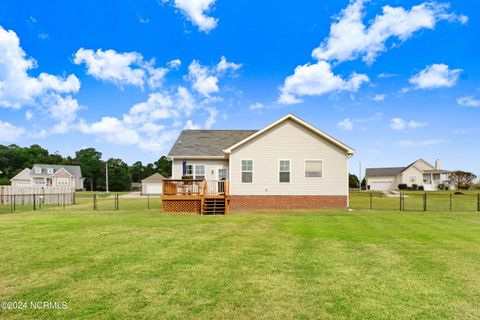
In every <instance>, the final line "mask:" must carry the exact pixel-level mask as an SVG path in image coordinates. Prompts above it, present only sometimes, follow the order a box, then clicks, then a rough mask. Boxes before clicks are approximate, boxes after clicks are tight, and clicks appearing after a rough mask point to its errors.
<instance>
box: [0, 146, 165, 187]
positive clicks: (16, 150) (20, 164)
mask: <svg viewBox="0 0 480 320" xmlns="http://www.w3.org/2000/svg"><path fill="white" fill-rule="evenodd" d="M34 164H58V165H78V166H80V168H81V169H82V175H83V178H85V180H84V181H85V185H84V187H85V189H86V190H92V191H104V190H105V189H106V183H105V182H106V181H105V174H106V170H107V167H108V185H109V190H111V191H127V190H130V189H131V183H132V182H141V180H142V179H145V178H146V177H149V176H151V175H152V174H154V173H157V172H158V173H160V174H161V175H162V176H164V177H170V176H171V174H172V172H171V170H172V163H171V161H169V160H168V159H167V158H166V157H165V156H162V157H160V158H159V159H158V160H157V161H155V162H153V163H148V164H146V165H144V164H143V163H142V162H141V161H137V162H135V163H134V164H133V165H131V166H129V165H128V164H127V163H125V162H124V161H123V160H122V159H115V158H110V159H108V160H106V161H105V160H102V153H101V152H100V151H98V150H96V149H95V148H85V149H81V150H79V151H77V152H75V157H70V156H67V157H63V156H62V155H60V154H59V153H58V152H56V153H50V152H49V151H48V150H47V149H44V148H42V147H41V146H39V145H36V144H34V145H31V146H30V147H20V146H17V145H15V144H12V145H9V146H5V145H0V185H9V184H10V179H11V178H13V177H14V176H15V175H17V174H18V173H19V172H20V171H22V170H23V169H25V168H32V167H33V165H34Z"/></svg>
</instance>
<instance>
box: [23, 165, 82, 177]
mask: <svg viewBox="0 0 480 320" xmlns="http://www.w3.org/2000/svg"><path fill="white" fill-rule="evenodd" d="M38 167H40V168H42V173H41V174H38V173H35V168H38ZM47 168H53V172H54V173H56V172H57V171H58V170H60V169H61V168H64V169H65V170H67V171H68V173H70V174H71V175H72V176H74V177H75V178H82V170H81V169H80V166H67V165H58V164H35V165H33V168H32V170H31V171H30V174H31V175H35V176H40V175H43V176H50V174H47Z"/></svg>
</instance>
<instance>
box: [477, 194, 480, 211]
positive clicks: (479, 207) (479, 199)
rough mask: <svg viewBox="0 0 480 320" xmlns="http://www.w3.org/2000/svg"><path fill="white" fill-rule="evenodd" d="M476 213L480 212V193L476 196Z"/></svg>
mask: <svg viewBox="0 0 480 320" xmlns="http://www.w3.org/2000/svg"><path fill="white" fill-rule="evenodd" d="M477 212H480V193H479V194H478V195H477Z"/></svg>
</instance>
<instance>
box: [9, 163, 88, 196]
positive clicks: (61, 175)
mask: <svg viewBox="0 0 480 320" xmlns="http://www.w3.org/2000/svg"><path fill="white" fill-rule="evenodd" d="M10 181H11V183H12V186H13V187H65V188H75V190H81V189H83V177H82V171H81V169H80V166H67V165H55V164H35V165H34V166H33V168H32V169H28V168H27V169H24V170H22V171H21V172H20V173H19V174H17V175H16V176H15V177H13V178H12V179H10Z"/></svg>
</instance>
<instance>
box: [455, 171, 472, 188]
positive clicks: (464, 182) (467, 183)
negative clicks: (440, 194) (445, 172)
mask: <svg viewBox="0 0 480 320" xmlns="http://www.w3.org/2000/svg"><path fill="white" fill-rule="evenodd" d="M475 179H477V176H476V175H475V174H473V173H471V172H467V171H461V170H457V171H455V172H453V173H452V174H451V175H450V183H452V184H455V186H456V187H457V189H468V188H470V187H471V185H472V184H473V182H474V181H475Z"/></svg>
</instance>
